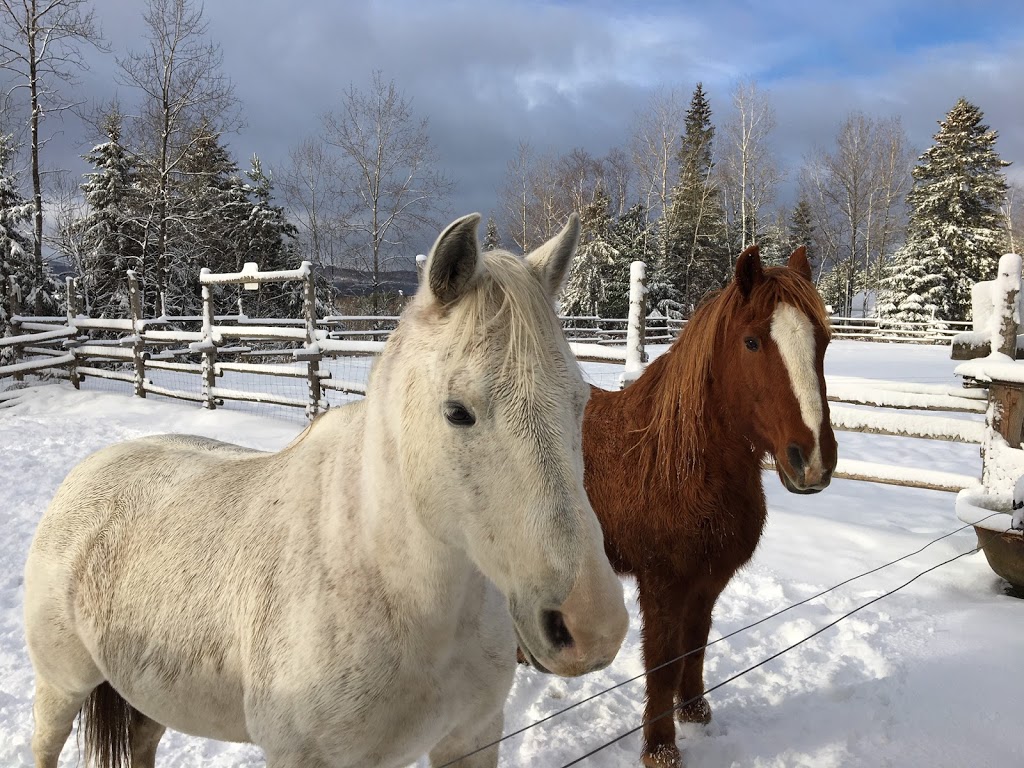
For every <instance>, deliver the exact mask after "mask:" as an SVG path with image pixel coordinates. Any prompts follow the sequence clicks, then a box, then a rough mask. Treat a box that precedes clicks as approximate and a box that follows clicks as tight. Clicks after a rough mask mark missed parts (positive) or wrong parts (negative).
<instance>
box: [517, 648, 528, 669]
mask: <svg viewBox="0 0 1024 768" xmlns="http://www.w3.org/2000/svg"><path fill="white" fill-rule="evenodd" d="M516 662H517V663H518V664H523V665H525V666H527V667H528V666H530V660H529V659H527V658H526V654H524V653H523V649H522V648H518V647H517V648H516Z"/></svg>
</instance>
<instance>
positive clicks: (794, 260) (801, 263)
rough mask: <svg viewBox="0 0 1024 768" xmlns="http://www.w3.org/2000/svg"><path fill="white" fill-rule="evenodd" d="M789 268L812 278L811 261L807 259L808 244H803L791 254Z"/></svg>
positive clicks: (809, 278)
mask: <svg viewBox="0 0 1024 768" xmlns="http://www.w3.org/2000/svg"><path fill="white" fill-rule="evenodd" d="M789 268H790V269H793V270H796V272H797V274H799V275H800V276H801V277H803V278H805V279H807V280H811V279H812V278H811V262H809V261H808V260H807V246H805V245H801V246H800V247H799V248H797V249H796V250H795V251H793V253H791V254H790V255H789Z"/></svg>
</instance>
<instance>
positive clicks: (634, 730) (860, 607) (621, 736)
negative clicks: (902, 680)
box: [561, 512, 1002, 768]
mask: <svg viewBox="0 0 1024 768" xmlns="http://www.w3.org/2000/svg"><path fill="white" fill-rule="evenodd" d="M995 514H1002V513H1001V512H997V513H995ZM989 517H991V515H990V516H989ZM986 519H987V518H986ZM979 522H981V521H979ZM992 535H993V536H994V535H996V533H995V532H993V534H992ZM977 551H978V548H977V547H975V548H974V549H970V550H968V551H966V552H961V553H960V554H958V555H954V556H953V557H951V558H949V559H948V560H943V561H942V562H941V563H936V564H935V565H933V566H931V567H929V568H926V569H925V570H923V571H921V572H920V573H919V574H917V575H916V576H914V577H913V578H912V579H910V580H908V581H905V582H904V583H902V584H900V585H899V586H898V587H894V588H893V589H890V590H889V591H888V592H883V593H882V594H881V595H878V596H877V597H874V598H872V599H871V600H868V601H867V602H866V603H864V604H862V605H858V606H857V607H856V608H854V609H853V610H852V611H848V612H847V613H844V614H843V615H842V616H840V617H839V618H838V619H835V620H834V621H830V622H829V623H828V624H826V625H825V626H823V627H821V628H819V629H817V630H815V631H814V632H812V633H811V634H809V635H808V636H807V637H805V638H802V639H800V640H797V641H796V642H795V643H793V644H792V645H788V646H786V647H785V648H783V649H782V650H780V651H776V652H775V653H773V654H772V655H771V656H769V657H768V658H766V659H762V660H761V661H759V662H758V663H757V664H754V665H752V666H749V667H747V668H746V669H744V670H742V671H740V672H737V673H736V674H735V675H733V676H732V677H727V678H726V679H725V680H723V681H722V682H720V683H718V684H716V685H713V686H711V687H710V688H708V689H707V690H705V691H704V692H703V693H701V694H700V695H699V696H694V697H693V698H691V699H687V700H686V701H684V702H681V703H679V704H676V705H675V706H674V707H672V708H671V709H667V710H665V711H664V712H662V713H661V714H659V715H656V716H654V717H652V718H651V719H650V720H644V721H643V722H641V723H640V725H638V726H636V727H635V728H630V729H629V730H628V731H626V732H624V733H620V734H619V735H618V736H616V737H615V738H614V739H612V740H611V741H606V742H605V743H604V744H602V745H601V746H599V747H596V748H595V749H592V750H590V751H589V752H587V753H586V754H585V755H581V756H580V757H577V758H576V759H575V760H572V761H570V762H568V763H565V764H564V765H562V766H561V768H570V766H573V765H576V764H578V763H581V762H583V761H584V760H586V759H587V758H588V757H593V756H594V755H596V754H597V753H598V752H600V751H601V750H603V749H607V748H608V747H610V746H611V745H612V744H616V743H618V742H620V741H622V740H623V739H624V738H626V737H627V736H632V735H633V734H634V733H637V732H638V731H641V730H642V729H643V727H644V726H645V725H649V724H650V723H654V722H657V721H658V720H661V719H662V718H665V717H668V716H670V715H671V714H672V713H674V712H676V711H677V710H679V709H682V708H683V707H686V706H688V705H689V704H692V703H693V702H695V701H698V700H699V699H700V698H702V697H703V696H706V695H707V694H709V693H711V692H712V691H716V690H718V689H719V688H721V687H722V686H724V685H727V684H728V683H731V682H732V681H734V680H736V679H738V678H740V677H743V676H744V675H746V674H748V673H749V672H752V671H754V670H755V669H757V668H758V667H762V666H764V665H765V664H767V663H768V662H769V661H773V660H775V659H777V658H778V657H779V656H781V655H782V654H784V653H788V652H789V651H791V650H793V649H794V648H796V647H798V646H800V645H803V644H804V643H806V642H807V641H808V640H810V639H812V638H814V637H817V636H818V635H820V634H821V633H822V632H824V631H825V630H826V629H831V628H832V627H834V626H835V625H836V624H838V623H839V622H841V621H843V620H845V619H848V618H849V617H850V616H852V615H853V614H855V613H857V612H858V611H861V610H863V609H864V608H867V607H868V606H869V605H872V604H874V603H877V602H878V601H879V600H882V599H883V598H886V597H889V596H890V595H893V594H895V593H896V592H899V591H900V590H901V589H903V588H904V587H906V586H908V585H910V584H913V583H914V582H915V581H917V580H918V579H919V578H921V577H922V576H924V575H925V574H926V573H931V572H932V571H934V570H936V569H937V568H941V567H942V566H944V565H949V564H950V563H952V562H953V561H955V560H959V559H960V558H961V557H966V556H967V555H973V554H975V553H976V552H977Z"/></svg>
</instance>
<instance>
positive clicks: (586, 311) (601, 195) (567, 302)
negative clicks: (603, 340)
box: [562, 184, 619, 315]
mask: <svg viewBox="0 0 1024 768" xmlns="http://www.w3.org/2000/svg"><path fill="white" fill-rule="evenodd" d="M609 205H610V200H609V199H608V193H607V192H605V190H604V186H603V185H602V184H598V186H597V188H596V189H595V190H594V199H593V200H591V201H590V202H589V203H588V204H587V205H585V206H584V208H583V212H582V214H581V215H580V230H581V233H580V246H579V248H578V249H577V251H576V258H575V259H573V262H572V268H571V270H570V272H569V280H568V281H567V283H566V286H565V291H564V292H563V293H562V311H563V312H564V313H565V314H567V315H596V314H597V313H598V309H599V306H600V304H601V302H602V301H604V297H605V284H604V280H603V279H602V270H603V269H604V268H605V267H607V266H608V265H609V264H611V263H613V261H614V260H615V258H616V257H617V256H618V255H619V254H618V251H616V250H615V248H614V247H613V246H612V244H611V242H610V239H611V223H612V222H611V215H610V214H609V211H608V208H609Z"/></svg>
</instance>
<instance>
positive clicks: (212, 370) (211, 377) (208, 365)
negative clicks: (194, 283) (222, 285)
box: [165, 267, 217, 411]
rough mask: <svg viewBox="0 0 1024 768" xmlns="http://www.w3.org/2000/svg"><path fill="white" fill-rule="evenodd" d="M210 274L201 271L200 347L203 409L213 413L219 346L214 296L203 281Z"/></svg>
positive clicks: (204, 270) (205, 270)
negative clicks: (215, 340)
mask: <svg viewBox="0 0 1024 768" xmlns="http://www.w3.org/2000/svg"><path fill="white" fill-rule="evenodd" d="M209 274H211V273H210V269H209V267H203V268H202V269H201V270H199V280H200V282H201V283H202V284H203V340H202V341H201V342H200V344H199V346H200V350H201V352H202V354H203V407H204V408H207V409H208V410H211V411H212V410H213V409H214V408H216V407H217V403H216V402H215V400H214V395H213V388H214V385H215V384H216V383H217V365H216V362H217V345H216V344H214V343H213V323H214V318H213V296H212V295H211V293H210V286H209V284H208V283H207V282H206V281H205V280H203V278H204V277H205V276H207V275H209ZM165 312H166V308H165Z"/></svg>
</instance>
